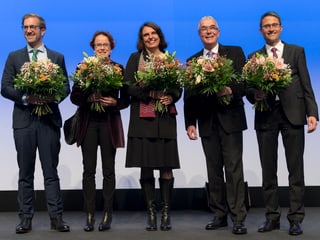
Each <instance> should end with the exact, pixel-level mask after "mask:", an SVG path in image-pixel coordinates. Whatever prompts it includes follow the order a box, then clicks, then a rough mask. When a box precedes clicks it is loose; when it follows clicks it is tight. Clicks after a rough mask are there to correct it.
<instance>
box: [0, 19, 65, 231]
mask: <svg viewBox="0 0 320 240" xmlns="http://www.w3.org/2000/svg"><path fill="white" fill-rule="evenodd" d="M22 29H23V33H24V37H25V39H26V41H27V46H26V47H24V48H22V49H20V50H17V51H14V52H11V53H10V54H9V56H8V58H7V61H6V64H5V68H4V72H3V76H2V83H1V94H2V95H3V96H4V97H5V98H8V99H10V100H12V101H13V102H14V109H13V132H14V141H15V146H16V150H17V160H18V166H19V182H18V203H19V217H20V223H19V224H18V225H17V227H16V233H26V232H29V231H30V230H31V229H32V217H33V214H34V207H33V204H34V183H33V180H34V170H35V160H36V152H37V149H38V151H39V158H40V162H41V167H42V171H43V176H44V186H45V192H46V200H47V208H48V212H49V216H50V220H51V229H55V230H57V231H60V232H67V231H69V230H70V229H69V226H68V225H67V224H66V223H65V222H64V221H63V219H62V212H63V206H62V199H61V193H60V183H59V176H58V173H57V166H58V162H59V152H60V128H61V126H62V119H61V114H60V111H59V108H58V103H57V102H55V99H54V98H53V97H52V96H42V97H41V98H40V97H39V96H36V95H32V94H27V93H26V92H23V91H20V90H18V89H16V88H15V87H14V78H15V77H16V75H17V74H19V73H20V68H21V66H22V65H23V64H24V63H25V62H28V61H31V59H32V52H33V49H38V50H39V51H38V54H37V59H38V60H45V59H51V61H52V62H53V63H56V64H58V65H59V66H60V67H61V68H62V70H63V72H64V75H65V76H66V80H65V93H66V95H68V94H69V92H70V87H69V81H68V77H67V71H66V66H65V61H64V56H63V55H62V54H60V53H58V52H55V51H52V50H50V49H48V48H47V47H46V46H44V44H43V37H44V35H45V32H46V23H45V21H44V19H43V18H42V17H40V16H38V15H36V14H26V15H24V16H23V18H22ZM41 104H48V105H49V107H50V108H51V110H52V112H53V113H52V114H48V115H44V116H41V117H38V116H36V115H35V114H33V109H34V107H35V106H37V105H41Z"/></svg>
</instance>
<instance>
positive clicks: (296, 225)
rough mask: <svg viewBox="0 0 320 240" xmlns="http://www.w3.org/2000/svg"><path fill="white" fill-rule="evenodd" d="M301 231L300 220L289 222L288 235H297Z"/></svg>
mask: <svg viewBox="0 0 320 240" xmlns="http://www.w3.org/2000/svg"><path fill="white" fill-rule="evenodd" d="M302 233H303V231H302V228H301V224H300V222H297V221H293V222H290V228H289V235H294V236H297V235H300V234H302Z"/></svg>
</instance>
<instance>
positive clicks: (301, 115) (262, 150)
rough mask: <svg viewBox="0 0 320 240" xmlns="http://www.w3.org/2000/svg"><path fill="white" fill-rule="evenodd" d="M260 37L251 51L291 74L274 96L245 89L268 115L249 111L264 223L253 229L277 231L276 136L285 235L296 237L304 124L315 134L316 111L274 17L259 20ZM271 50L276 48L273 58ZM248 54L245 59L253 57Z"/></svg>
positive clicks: (298, 50) (301, 64)
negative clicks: (285, 182) (283, 166)
mask: <svg viewBox="0 0 320 240" xmlns="http://www.w3.org/2000/svg"><path fill="white" fill-rule="evenodd" d="M260 32H261V34H262V36H263V37H264V39H265V42H266V44H265V46H264V47H263V48H261V49H259V50H258V51H256V52H259V53H260V54H268V55H269V56H274V57H278V58H280V57H281V58H283V59H284V63H286V64H289V65H290V67H291V70H292V82H291V83H290V84H289V85H288V86H287V87H286V88H284V89H283V90H282V91H280V93H279V94H276V95H270V94H266V93H264V92H261V90H259V89H254V88H249V87H248V89H247V98H248V100H249V101H250V102H251V103H252V104H254V103H255V101H257V100H262V99H264V98H265V99H266V100H267V102H268V103H269V105H270V107H271V108H270V110H268V111H262V112H261V111H258V110H256V111H255V130H256V134H257V140H258V145H259V155H260V161H261V167H262V181H263V183H262V189H263V197H264V201H265V207H266V213H265V216H266V221H265V222H264V223H263V224H262V225H261V226H260V227H259V229H258V231H259V232H268V231H272V230H274V229H279V228H280V207H279V194H278V181H277V151H278V136H279V133H281V135H282V141H283V145H284V149H285V156H286V162H287V169H288V172H289V204H290V205H289V211H288V214H287V219H288V221H289V223H290V227H289V232H288V233H289V234H290V235H300V234H302V232H303V231H302V228H301V223H302V220H303V218H304V215H305V211H304V204H303V198H304V188H305V184H304V171H303V153H304V125H305V124H307V125H308V129H307V131H308V133H311V132H313V131H314V130H316V127H317V121H318V120H319V118H318V107H317V103H316V100H315V96H314V93H313V90H312V86H311V81H310V77H309V73H308V69H307V64H306V57H305V52H304V49H303V48H302V47H300V46H297V45H292V44H287V43H285V42H283V41H281V40H280V34H281V32H282V25H281V19H280V16H279V15H278V14H277V13H275V12H267V13H265V14H263V15H262V17H261V19H260ZM272 48H276V50H275V53H273V52H272V51H273V50H272ZM253 54H255V53H252V54H250V55H249V58H250V57H251V56H253Z"/></svg>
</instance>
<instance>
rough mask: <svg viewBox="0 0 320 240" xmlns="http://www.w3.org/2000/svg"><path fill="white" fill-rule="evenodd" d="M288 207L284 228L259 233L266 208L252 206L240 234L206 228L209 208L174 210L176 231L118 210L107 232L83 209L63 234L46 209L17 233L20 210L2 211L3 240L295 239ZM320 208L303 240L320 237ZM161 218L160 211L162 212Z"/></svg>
mask: <svg viewBox="0 0 320 240" xmlns="http://www.w3.org/2000/svg"><path fill="white" fill-rule="evenodd" d="M286 210H287V209H282V213H283V214H282V215H283V216H282V217H281V227H280V230H276V231H272V232H268V233H258V232H257V228H258V226H259V225H260V224H261V223H262V222H263V221H264V213H263V209H260V208H255V209H250V211H249V213H248V216H247V220H246V226H247V228H248V234H246V235H239V236H236V235H234V234H232V233H231V229H232V223H231V221H229V226H228V227H225V228H221V229H218V230H211V231H208V230H205V229H204V227H205V225H206V223H207V222H208V220H210V218H211V217H212V214H211V213H210V212H207V211H198V210H197V211H193V210H185V211H183V210H179V211H178V210H177V211H172V213H171V216H172V227H173V228H172V230H171V231H167V232H164V231H160V230H158V231H155V232H148V231H145V230H144V227H145V223H146V215H145V212H142V211H132V212H131V211H130V212H129V211H116V212H114V215H113V223H112V228H111V229H110V230H109V231H106V232H99V231H98V230H97V225H98V224H99V222H100V218H101V214H102V213H96V228H95V230H94V231H93V232H88V233H87V232H84V231H83V230H82V227H83V224H84V221H85V214H84V213H83V212H70V211H67V212H65V213H64V220H65V221H67V222H68V224H69V225H70V228H71V231H70V232H68V233H60V232H56V231H53V230H50V225H49V217H48V215H47V213H46V212H36V214H35V216H34V218H33V225H32V228H33V229H32V231H31V232H29V233H27V234H16V233H15V226H16V224H17V223H18V217H17V213H15V212H0V240H7V239H8V240H9V239H24V240H27V239H32V240H51V239H54V240H56V239H63V240H68V239H70V240H76V239H77V240H81V239H90V240H91V239H94V240H99V239H103V240H105V239H112V240H125V239H130V240H160V239H161V240H166V239H170V240H172V239H174V240H180V239H181V240H189V239H190V240H191V239H192V240H200V239H201V240H204V239H210V240H212V239H217V240H227V239H246V240H250V239H252V240H258V239H259V240H264V239H265V240H273V239H275V240H278V239H281V240H286V239H293V236H289V235H288V233H287V231H288V221H287V220H286V216H285V215H286ZM319 218H320V208H306V217H305V220H304V222H303V224H302V227H303V230H304V233H303V234H302V235H301V236H299V237H298V238H299V239H307V240H309V239H310V240H312V239H319V235H320V221H319ZM158 219H160V213H159V214H158Z"/></svg>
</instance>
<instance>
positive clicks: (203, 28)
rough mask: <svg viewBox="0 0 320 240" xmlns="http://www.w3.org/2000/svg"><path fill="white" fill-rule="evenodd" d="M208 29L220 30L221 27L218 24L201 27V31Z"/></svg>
mask: <svg viewBox="0 0 320 240" xmlns="http://www.w3.org/2000/svg"><path fill="white" fill-rule="evenodd" d="M208 30H210V31H218V30H219V28H218V27H216V26H214V25H211V26H209V27H206V26H202V27H200V31H201V32H206V31H208Z"/></svg>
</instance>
